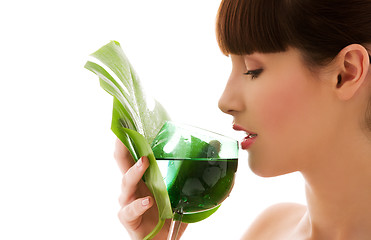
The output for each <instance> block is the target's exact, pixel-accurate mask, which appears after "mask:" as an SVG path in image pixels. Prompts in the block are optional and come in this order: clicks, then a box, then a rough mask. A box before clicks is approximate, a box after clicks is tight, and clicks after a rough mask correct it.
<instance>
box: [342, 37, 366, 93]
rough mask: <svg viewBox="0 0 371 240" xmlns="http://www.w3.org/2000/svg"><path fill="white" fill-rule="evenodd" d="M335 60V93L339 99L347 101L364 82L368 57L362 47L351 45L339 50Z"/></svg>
mask: <svg viewBox="0 0 371 240" xmlns="http://www.w3.org/2000/svg"><path fill="white" fill-rule="evenodd" d="M337 58H338V61H337V63H338V66H339V68H338V75H337V81H336V93H337V95H338V97H339V98H340V99H342V100H349V99H350V98H352V97H353V96H354V95H355V94H356V92H357V91H358V89H359V88H360V87H361V86H362V84H363V82H364V81H365V78H366V75H367V72H368V68H369V65H370V63H369V55H368V52H367V50H366V49H365V48H364V47H363V46H361V45H359V44H352V45H349V46H347V47H345V48H344V49H343V50H341V51H340V53H339V54H338V56H337Z"/></svg>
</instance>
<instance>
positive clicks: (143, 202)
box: [142, 198, 149, 206]
mask: <svg viewBox="0 0 371 240" xmlns="http://www.w3.org/2000/svg"><path fill="white" fill-rule="evenodd" d="M148 204H149V199H148V198H145V199H143V200H142V205H143V206H147V205H148Z"/></svg>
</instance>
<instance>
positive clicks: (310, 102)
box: [219, 49, 336, 176]
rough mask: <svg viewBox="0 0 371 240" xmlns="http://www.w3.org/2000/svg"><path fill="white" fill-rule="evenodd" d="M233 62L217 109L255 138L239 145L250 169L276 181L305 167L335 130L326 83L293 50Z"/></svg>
mask: <svg viewBox="0 0 371 240" xmlns="http://www.w3.org/2000/svg"><path fill="white" fill-rule="evenodd" d="M231 59H232V66H233V68H232V72H231V75H230V78H229V80H228V83H227V85H226V88H225V91H224V93H223V95H222V96H221V98H220V101H219V107H220V109H221V110H222V111H223V112H225V113H228V114H231V115H232V116H233V117H234V128H235V129H236V130H242V131H245V132H250V133H255V134H257V136H256V137H253V138H252V139H247V138H245V139H244V140H243V141H242V143H241V147H242V148H243V149H245V150H247V151H248V152H249V164H250V167H251V169H252V170H253V171H254V172H255V173H256V174H257V175H260V176H276V175H281V174H285V173H289V172H293V171H298V170H301V169H302V168H305V167H306V166H307V165H308V164H310V163H311V159H313V158H315V155H316V154H317V153H318V152H320V151H322V148H323V146H325V145H326V144H328V141H331V140H330V137H329V136H333V135H334V134H333V133H334V131H336V129H335V128H336V126H334V123H333V120H334V114H333V111H332V109H331V106H332V99H331V96H332V95H331V94H327V91H328V89H330V87H329V83H328V81H324V80H323V79H321V78H320V77H319V76H317V77H316V76H315V74H313V73H311V72H310V71H309V69H307V67H306V66H305V65H304V63H303V61H302V58H301V55H300V53H299V52H298V51H297V50H295V49H290V50H288V51H286V52H282V53H274V54H259V53H254V54H252V55H244V56H240V55H231ZM245 73H247V74H245ZM316 75H317V74H316Z"/></svg>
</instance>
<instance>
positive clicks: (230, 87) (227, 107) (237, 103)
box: [218, 72, 244, 115]
mask: <svg viewBox="0 0 371 240" xmlns="http://www.w3.org/2000/svg"><path fill="white" fill-rule="evenodd" d="M238 80H239V79H238V77H237V76H235V75H234V74H233V72H232V73H231V75H230V77H229V79H228V82H227V85H226V86H225V89H224V92H223V94H222V96H221V97H220V99H219V102H218V107H219V109H220V110H222V112H224V113H226V114H230V115H235V114H236V113H238V112H241V111H242V110H243V108H244V104H243V101H242V100H243V98H242V96H243V86H242V84H241V81H238Z"/></svg>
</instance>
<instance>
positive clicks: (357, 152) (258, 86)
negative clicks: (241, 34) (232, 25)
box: [219, 45, 371, 240]
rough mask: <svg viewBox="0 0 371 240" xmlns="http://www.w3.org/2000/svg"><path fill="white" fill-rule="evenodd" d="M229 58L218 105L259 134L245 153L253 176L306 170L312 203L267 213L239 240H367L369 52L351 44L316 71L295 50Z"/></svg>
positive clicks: (370, 219)
mask: <svg viewBox="0 0 371 240" xmlns="http://www.w3.org/2000/svg"><path fill="white" fill-rule="evenodd" d="M231 59H232V65H233V69H232V73H231V75H230V78H229V80H228V83H227V86H226V89H225V91H224V93H223V95H222V97H221V99H220V101H219V107H220V109H221V110H222V111H223V112H225V113H227V114H230V115H232V116H233V117H234V123H235V124H237V125H239V126H241V127H242V128H244V129H245V130H247V131H251V132H254V133H257V134H258V137H257V138H256V141H255V143H254V144H253V145H252V146H251V147H250V148H249V149H248V152H249V165H250V167H251V169H252V171H253V172H254V173H255V174H257V175H260V176H263V177H272V176H278V175H282V174H285V173H290V172H295V171H299V172H301V173H302V175H303V176H304V178H305V180H306V195H307V201H308V207H305V206H300V205H297V204H279V205H276V206H272V207H270V208H268V209H267V210H266V211H265V212H263V213H262V214H261V215H260V216H259V217H258V218H257V219H256V221H255V222H254V223H253V224H252V226H251V227H250V228H249V230H248V231H247V232H246V233H245V235H244V236H243V238H242V239H326V240H331V239H369V238H370V236H371V206H370V204H369V203H370V202H371V147H370V146H371V133H370V130H368V129H367V128H366V123H365V112H366V109H367V104H368V102H369V99H370V96H371V92H370V89H371V88H370V85H371V84H370V82H371V73H370V72H371V70H370V66H369V65H370V64H369V60H368V53H367V51H366V49H365V48H364V47H362V46H361V45H350V46H348V47H346V48H344V49H343V50H342V51H341V52H340V53H339V54H338V56H337V57H336V59H335V60H334V61H333V62H332V63H330V64H329V65H328V66H326V67H322V68H321V69H316V70H315V71H313V69H311V70H310V69H309V68H308V67H307V66H306V64H305V62H304V61H303V60H302V59H303V58H302V57H301V54H300V52H299V51H298V50H296V49H292V48H291V49H289V50H288V51H286V52H283V53H275V54H259V53H255V54H252V55H248V56H237V55H231ZM256 69H263V71H262V73H261V74H259V75H258V76H256V77H255V78H254V79H252V77H251V76H246V75H244V74H243V73H245V72H247V71H251V70H256ZM339 75H340V76H341V79H342V81H341V82H338V76H339Z"/></svg>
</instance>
